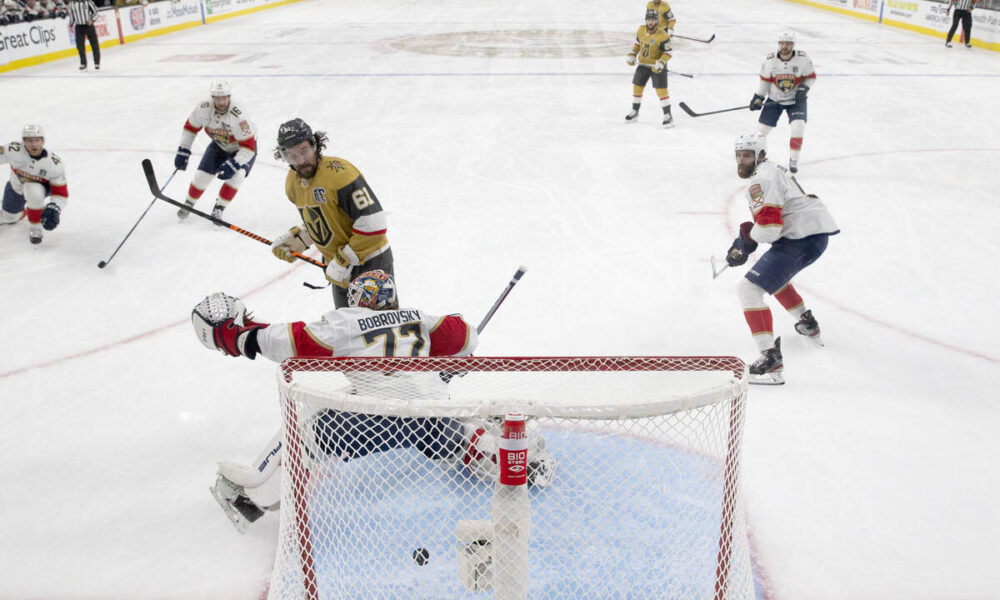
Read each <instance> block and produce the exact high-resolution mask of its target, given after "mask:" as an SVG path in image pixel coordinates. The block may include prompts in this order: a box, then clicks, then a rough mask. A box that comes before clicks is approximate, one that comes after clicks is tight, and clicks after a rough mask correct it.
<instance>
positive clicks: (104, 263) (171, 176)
mask: <svg viewBox="0 0 1000 600" xmlns="http://www.w3.org/2000/svg"><path fill="white" fill-rule="evenodd" d="M176 174H177V169H174V172H173V173H171V174H170V177H167V181H166V182H165V183H164V184H163V187H162V188H160V192H161V193H162V192H163V190H165V189H167V186H168V185H170V180H171V179H173V178H174V175H176ZM155 203H156V197H155V196H154V197H153V200H152V201H150V203H149V206H147V207H146V210H144V211H142V214H141V215H139V219H138V220H137V221H136V222H135V225H133V226H132V229H129V230H128V233H126V234H125V237H124V238H123V239H122V241H121V243H120V244H118V247H117V248H115V251H114V252H112V253H111V256H109V257H108V260H102V261H101V262H99V263H97V268H98V269H103V268H104V267H106V266H108V263H109V262H111V259H113V258H114V257H115V254H118V251H119V250H121V249H122V246H123V245H124V244H125V240H127V239H128V236H130V235H132V232H133V231H135V228H136V227H138V226H139V221H142V219H143V217H145V216H146V213H148V212H149V209H151V208H153V204H155Z"/></svg>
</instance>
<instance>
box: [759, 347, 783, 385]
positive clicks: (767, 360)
mask: <svg viewBox="0 0 1000 600" xmlns="http://www.w3.org/2000/svg"><path fill="white" fill-rule="evenodd" d="M783 370H784V364H783V363H782V362H781V338H780V337H779V338H775V340H774V347H772V348H768V349H767V350H764V351H763V352H761V354H760V358H758V359H757V360H755V361H753V362H752V363H750V383H753V384H757V385H783V384H784V383H785V378H784V377H783V376H782V374H781V373H782V371H783Z"/></svg>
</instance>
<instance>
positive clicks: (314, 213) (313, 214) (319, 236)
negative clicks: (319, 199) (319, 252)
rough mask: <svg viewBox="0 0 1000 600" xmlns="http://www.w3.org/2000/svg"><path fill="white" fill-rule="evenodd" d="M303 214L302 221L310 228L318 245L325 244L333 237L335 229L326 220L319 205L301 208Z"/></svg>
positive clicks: (310, 233)
mask: <svg viewBox="0 0 1000 600" xmlns="http://www.w3.org/2000/svg"><path fill="white" fill-rule="evenodd" d="M299 213H301V214H302V222H303V223H305V226H306V229H308V230H309V236H310V237H312V239H313V241H314V242H316V245H317V246H325V245H327V244H329V243H330V240H331V239H333V230H331V229H330V225H329V224H328V223H327V222H326V218H325V217H324V216H323V211H321V210H320V209H319V207H318V206H306V207H303V208H300V209H299Z"/></svg>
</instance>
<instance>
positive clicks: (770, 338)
mask: <svg viewBox="0 0 1000 600" xmlns="http://www.w3.org/2000/svg"><path fill="white" fill-rule="evenodd" d="M735 149H736V170H737V173H738V174H739V176H740V178H742V179H748V180H749V184H748V186H747V189H746V192H745V196H746V200H747V204H748V206H749V208H750V214H751V215H753V220H752V221H747V222H745V223H743V224H741V225H740V232H739V235H738V236H737V237H736V240H735V241H734V242H733V245H732V246H731V247H730V248H729V252H728V253H727V254H726V262H727V263H728V264H729V266H731V267H737V266H740V265H742V264H744V263H746V262H747V258H748V257H749V256H750V254H752V253H753V251H754V250H756V249H757V244H758V243H768V244H771V248H770V249H769V250H768V251H767V252H765V253H764V255H763V256H761V257H760V259H758V260H757V262H756V263H754V265H753V266H752V267H750V269H749V270H748V271H747V273H746V275H745V276H744V278H743V279H742V280H740V283H739V285H738V290H737V293H738V295H739V298H740V304H742V305H743V316H744V318H746V322H747V325H749V326H750V333H751V334H753V337H754V340H755V341H756V342H757V347H758V349H759V350H760V351H761V356H760V358H758V359H757V360H756V361H754V362H753V363H752V364H751V365H750V374H751V380H750V381H751V383H765V384H782V383H784V379H783V376H782V370H783V364H782V358H781V338H780V337H779V338H775V337H774V327H773V324H772V316H771V309H770V308H768V306H767V304H766V303H765V302H764V292H767V293H768V294H771V295H773V296H774V297H775V298H777V300H778V302H780V303H781V305H782V306H783V307H785V310H787V311H788V312H789V313H790V314H791V315H792V316H793V317H795V318H796V319H798V322H797V323H796V324H795V331H797V332H798V333H800V334H802V335H804V336H807V337H809V338H810V339H812V340H813V341H815V342H816V343H818V344H820V345H822V342H821V341H820V337H819V334H820V331H819V324H818V323H817V322H816V319H815V317H813V314H812V311H811V310H807V309H806V307H805V303H804V302H803V300H802V297H801V296H800V295H799V293H798V292H797V291H796V290H795V288H794V287H793V286H792V277H794V276H795V275H796V274H797V273H798V272H799V271H801V270H802V269H804V268H806V267H808V266H809V265H811V264H812V263H813V262H815V261H816V259H817V258H819V257H820V255H821V254H823V252H824V251H825V250H826V247H827V242H828V240H829V237H830V236H831V235H834V234H836V233H839V232H840V229H838V227H837V223H836V222H835V221H834V220H833V216H831V215H830V212H829V211H828V210H827V208H826V205H824V204H823V202H822V201H821V200H820V199H819V198H818V197H816V196H815V195H812V194H806V193H805V192H803V191H802V188H800V187H799V184H798V182H797V181H795V180H794V179H793V178H792V176H791V175H789V174H788V171H787V170H785V168H784V167H783V166H780V165H776V164H774V163H772V162H771V161H769V160H767V152H766V148H765V143H764V138H763V137H762V136H760V135H759V134H758V133H748V134H745V135H742V136H740V137H739V139H737V140H736V144H735Z"/></svg>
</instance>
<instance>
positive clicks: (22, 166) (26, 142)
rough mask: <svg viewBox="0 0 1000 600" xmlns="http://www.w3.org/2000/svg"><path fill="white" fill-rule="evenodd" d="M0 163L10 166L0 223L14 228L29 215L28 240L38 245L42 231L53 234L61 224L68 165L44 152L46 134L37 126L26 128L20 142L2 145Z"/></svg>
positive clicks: (22, 132) (0, 147)
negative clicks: (66, 166) (60, 218)
mask: <svg viewBox="0 0 1000 600" xmlns="http://www.w3.org/2000/svg"><path fill="white" fill-rule="evenodd" d="M0 163H7V164H9V165H10V180H9V181H8V182H7V185H6V186H5V187H4V192H3V207H2V210H0V224H3V225H13V224H14V223H17V222H18V221H20V220H21V219H22V218H24V217H25V216H27V217H28V224H29V227H28V240H29V241H30V242H31V243H32V244H39V243H41V241H42V229H45V230H46V231H51V230H53V229H55V228H56V227H57V226H58V225H59V215H60V213H61V212H62V209H63V208H65V207H66V203H67V202H68V201H69V189H68V188H67V187H66V173H65V165H64V164H63V161H62V159H61V158H59V156H58V155H57V154H54V153H52V152H49V151H48V150H46V149H45V132H44V131H43V130H42V126H41V125H36V124H29V125H25V126H24V129H23V130H22V131H21V141H20V142H16V141H15V142H11V143H9V144H7V145H6V146H0ZM46 198H49V201H48V202H47V203H46V201H45V199H46Z"/></svg>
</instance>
